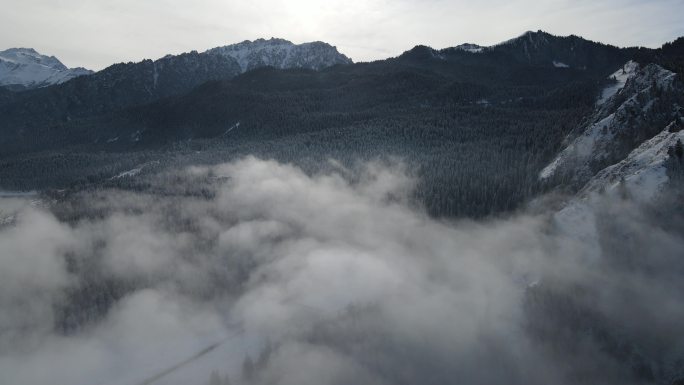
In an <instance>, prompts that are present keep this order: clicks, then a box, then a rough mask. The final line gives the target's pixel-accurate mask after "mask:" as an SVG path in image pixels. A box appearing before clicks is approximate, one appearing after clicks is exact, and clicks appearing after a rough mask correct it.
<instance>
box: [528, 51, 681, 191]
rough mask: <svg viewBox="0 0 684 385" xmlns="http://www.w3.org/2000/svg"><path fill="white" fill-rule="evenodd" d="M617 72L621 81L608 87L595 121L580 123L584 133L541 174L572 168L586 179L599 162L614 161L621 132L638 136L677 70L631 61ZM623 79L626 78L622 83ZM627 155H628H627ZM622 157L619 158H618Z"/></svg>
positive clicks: (567, 170)
mask: <svg viewBox="0 0 684 385" xmlns="http://www.w3.org/2000/svg"><path fill="white" fill-rule="evenodd" d="M624 69H625V71H624V73H623V70H618V71H617V72H616V73H615V74H614V75H612V76H615V78H616V80H617V82H618V84H617V85H612V86H611V87H609V89H607V90H604V91H603V93H602V98H603V97H604V96H605V100H600V103H598V104H597V107H596V111H595V113H594V115H593V117H592V119H591V122H590V123H589V124H587V125H585V126H584V127H580V129H579V132H580V134H579V135H578V136H577V137H575V138H574V140H572V141H571V142H570V144H569V145H568V146H567V147H566V148H565V149H563V150H562V151H561V153H560V154H559V155H558V156H557V157H556V158H555V159H554V160H553V161H552V162H551V163H550V164H549V165H548V166H546V167H545V168H544V169H543V170H542V171H541V173H540V174H539V178H540V179H547V178H550V177H552V176H558V175H560V174H563V173H567V172H570V173H572V174H574V175H573V179H575V180H576V181H579V182H581V181H586V180H588V179H589V178H591V176H593V175H594V172H592V168H593V167H595V165H600V164H603V163H604V162H605V161H610V160H612V159H614V158H616V157H619V154H617V153H616V151H617V150H616V148H619V146H616V143H615V140H616V137H617V136H623V137H635V136H637V131H638V129H639V127H640V125H642V124H644V123H645V122H647V119H648V118H649V116H650V114H651V112H652V110H653V107H654V105H655V104H656V103H657V102H658V101H659V100H658V98H657V97H655V96H653V93H654V92H655V90H652V89H651V88H652V87H653V85H656V87H658V89H659V90H661V91H663V92H668V91H672V88H673V87H672V85H673V80H674V77H675V74H674V73H673V72H671V71H668V70H666V69H664V68H662V67H660V66H658V65H655V64H649V65H647V66H646V67H644V68H641V69H640V68H639V67H638V65H637V64H636V63H634V62H629V63H627V64H625V66H624ZM620 82H624V85H623V86H620ZM623 156H624V155H623ZM618 160H619V159H618Z"/></svg>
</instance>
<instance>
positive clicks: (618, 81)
mask: <svg viewBox="0 0 684 385" xmlns="http://www.w3.org/2000/svg"><path fill="white" fill-rule="evenodd" d="M638 69H639V64H637V63H636V62H634V61H631V60H630V61H629V62H627V64H625V65H624V66H623V67H622V68H621V69H619V70H617V71H615V73H613V74H612V75H610V76H609V78H610V79H615V83H613V84H611V85H609V86H607V87H606V88H604V89H603V90H602V91H601V96H600V97H599V98H598V100H597V101H596V104H598V105H602V104H603V103H605V102H606V101H607V100H608V99H610V98H611V97H612V96H613V95H615V94H617V93H618V91H620V90H621V89H622V88H623V87H624V86H625V83H627V79H629V78H631V77H633V76H634V74H635V73H636V71H637V70H638Z"/></svg>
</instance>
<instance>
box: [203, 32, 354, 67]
mask: <svg viewBox="0 0 684 385" xmlns="http://www.w3.org/2000/svg"><path fill="white" fill-rule="evenodd" d="M206 53H207V54H211V55H219V56H223V57H231V58H233V59H235V60H236V61H237V62H238V64H239V65H240V68H241V70H242V72H246V71H249V70H252V69H255V68H259V67H264V66H272V67H275V68H281V69H282V68H308V69H314V70H320V69H323V68H326V67H330V66H333V65H335V64H351V63H352V60H351V59H349V58H348V57H346V56H345V55H343V54H341V53H339V52H338V51H337V49H336V48H335V47H333V46H331V45H329V44H327V43H323V42H311V43H303V44H298V45H297V44H294V43H292V42H290V41H287V40H283V39H275V38H271V39H269V40H264V39H257V40H254V41H249V40H246V41H243V42H242V43H238V44H233V45H227V46H224V47H217V48H213V49H210V50H208V51H206Z"/></svg>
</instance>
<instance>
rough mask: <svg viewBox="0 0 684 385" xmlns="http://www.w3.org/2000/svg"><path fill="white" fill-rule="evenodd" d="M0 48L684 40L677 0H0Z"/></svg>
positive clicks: (365, 48)
mask: <svg viewBox="0 0 684 385" xmlns="http://www.w3.org/2000/svg"><path fill="white" fill-rule="evenodd" d="M0 6H1V7H2V9H3V12H2V13H0V25H1V26H2V27H0V30H1V31H2V33H0V48H3V49H4V48H9V47H17V46H25V47H32V48H36V49H37V50H39V51H41V52H43V53H46V54H50V55H56V56H57V57H59V58H60V59H62V60H63V61H64V62H65V63H66V64H67V65H69V66H86V67H90V68H94V69H101V68H103V67H105V66H107V65H109V64H112V63H114V62H120V61H137V60H141V59H143V58H157V57H161V56H164V55H165V54H168V53H180V52H185V51H190V50H204V49H208V48H212V47H215V46H221V45H226V44H231V43H235V42H239V41H242V40H246V39H250V40H252V39H256V38H260V37H264V38H269V37H281V38H285V39H288V40H292V41H293V42H295V43H301V42H306V41H313V40H322V41H326V42H328V43H330V44H332V45H335V46H337V47H338V49H339V50H340V51H341V52H343V53H345V54H347V55H348V56H350V57H352V58H353V59H354V60H356V61H366V60H373V59H382V58H386V57H389V56H395V55H398V54H400V53H401V52H403V51H405V50H407V49H409V48H411V47H412V46H414V45H416V44H426V45H430V46H433V47H436V48H442V47H447V46H453V45H457V44H460V43H464V42H473V43H479V44H483V45H487V44H493V43H496V42H499V41H502V40H506V39H508V38H511V37H514V36H516V35H519V34H521V33H522V32H524V31H526V30H537V29H542V30H545V31H548V32H551V33H554V34H560V35H567V34H577V35H581V36H583V37H586V38H589V39H592V40H599V41H603V42H606V43H611V44H616V45H620V46H625V45H644V46H650V47H657V46H659V45H661V44H662V43H663V42H665V41H669V40H673V39H674V38H676V37H677V36H681V35H684V23H681V16H680V15H682V14H684V1H683V0H652V1H636V0H622V1H618V0H607V1H600V2H599V1H587V0H573V1H571V0H545V1H538V0H519V1H503V0H482V1H477V2H473V1H461V0H394V1H390V0H326V1H317V0H288V1H285V0H270V1H269V0H252V1H233V0H195V1H192V2H188V1H181V0H146V1H140V0H118V1H109V0H108V1H104V0H87V1H86V0H22V1H21V2H17V1H16V0H0Z"/></svg>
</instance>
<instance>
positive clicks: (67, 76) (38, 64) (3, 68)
mask: <svg viewBox="0 0 684 385" xmlns="http://www.w3.org/2000/svg"><path fill="white" fill-rule="evenodd" d="M92 73H93V72H92V71H90V70H87V69H85V68H67V67H66V66H65V65H64V64H62V62H60V61H59V60H58V59H57V58H56V57H54V56H45V55H41V54H39V53H38V52H36V51H35V50H34V49H32V48H10V49H7V50H5V51H0V86H5V87H8V88H11V89H18V90H22V89H31V88H39V87H46V86H50V85H53V84H61V83H64V82H66V81H68V80H71V79H73V78H75V77H78V76H83V75H89V74H92Z"/></svg>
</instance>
